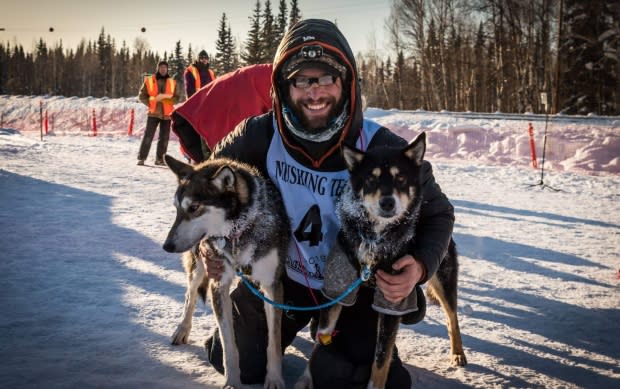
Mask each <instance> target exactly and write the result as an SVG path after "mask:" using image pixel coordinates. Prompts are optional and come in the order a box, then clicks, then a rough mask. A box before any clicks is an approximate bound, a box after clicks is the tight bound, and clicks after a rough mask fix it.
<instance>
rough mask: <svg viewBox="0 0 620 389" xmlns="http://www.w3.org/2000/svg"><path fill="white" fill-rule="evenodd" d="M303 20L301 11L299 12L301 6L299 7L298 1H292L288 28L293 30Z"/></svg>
mask: <svg viewBox="0 0 620 389" xmlns="http://www.w3.org/2000/svg"><path fill="white" fill-rule="evenodd" d="M301 19H302V17H301V11H300V10H299V6H298V5H297V0H291V13H290V14H289V17H288V28H291V27H292V26H293V25H294V24H295V23H297V22H298V21H300V20H301Z"/></svg>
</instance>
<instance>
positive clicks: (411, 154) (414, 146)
mask: <svg viewBox="0 0 620 389" xmlns="http://www.w3.org/2000/svg"><path fill="white" fill-rule="evenodd" d="M425 152H426V133H425V132H422V133H421V134H420V135H418V136H417V137H416V138H415V139H414V140H412V141H411V143H409V144H408V145H407V147H405V149H404V150H403V154H405V157H407V158H409V159H410V160H412V161H413V162H414V163H415V164H416V165H422V161H423V160H424V153H425Z"/></svg>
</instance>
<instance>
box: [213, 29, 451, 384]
mask: <svg viewBox="0 0 620 389" xmlns="http://www.w3.org/2000/svg"><path fill="white" fill-rule="evenodd" d="M271 80H272V93H273V107H272V108H273V110H272V111H271V112H268V113H266V114H263V115H260V116H256V117H252V118H249V119H246V120H244V121H242V122H241V123H240V124H239V125H238V126H237V127H236V128H235V130H234V131H233V132H232V133H231V134H229V135H228V136H227V137H226V138H224V139H223V140H222V141H221V142H219V143H218V145H217V146H216V148H215V150H214V153H213V157H215V158H217V157H228V158H232V159H236V160H240V161H243V162H246V163H248V164H251V165H254V166H256V167H257V168H258V169H259V170H260V171H261V172H262V173H263V174H264V175H265V176H266V177H269V178H270V179H271V180H272V181H273V182H274V183H275V185H276V186H277V187H278V189H279V190H280V192H281V193H282V197H283V199H284V203H285V207H286V210H287V214H288V216H289V218H290V220H291V229H292V235H293V239H292V242H291V245H290V251H289V255H288V260H287V263H286V276H285V277H284V298H285V300H284V302H285V303H286V304H288V305H294V306H306V307H307V306H312V305H317V304H321V303H323V302H325V298H324V297H323V296H322V295H321V292H320V289H321V287H322V285H323V269H324V264H325V259H326V258H327V255H328V253H329V251H330V248H331V247H332V245H333V244H334V242H335V239H336V235H337V232H338V230H339V221H338V220H337V217H336V214H335V212H334V206H335V204H334V203H335V200H336V196H337V194H338V191H337V190H332V189H333V188H335V186H333V185H331V184H330V185H321V183H332V184H334V185H336V183H338V182H340V183H342V182H344V181H345V180H347V179H348V171H347V169H346V166H345V162H344V159H343V156H342V154H341V152H340V148H341V146H342V145H343V144H347V145H349V146H354V147H357V148H358V149H361V150H369V149H372V148H374V147H378V146H385V145H389V146H397V147H404V146H405V145H406V144H407V142H406V141H405V140H404V139H402V138H400V137H399V136H397V135H395V134H394V133H392V132H391V131H389V130H388V129H387V128H385V127H382V126H381V125H379V124H377V123H374V122H372V121H370V120H366V119H364V118H363V115H362V107H361V104H362V103H361V102H362V100H361V92H360V77H359V74H358V70H357V66H356V63H355V58H354V56H353V53H352V52H351V48H350V47H349V44H348V43H347V41H346V39H345V37H344V36H343V35H342V33H341V32H340V31H339V30H338V28H337V27H336V25H334V24H333V23H331V22H329V21H326V20H319V19H308V20H303V21H301V22H299V23H297V24H296V25H294V26H293V27H292V28H291V29H289V30H288V31H287V33H286V34H285V36H284V37H283V39H282V41H281V43H280V45H279V47H278V50H277V53H276V56H275V59H274V63H273V72H272V77H271ZM423 169H424V173H423V174H424V200H425V201H424V205H423V206H422V209H421V213H420V217H419V223H418V227H417V231H416V234H415V236H416V242H415V245H413V244H412V245H411V247H412V249H411V252H410V253H409V254H408V255H406V256H404V257H403V258H400V259H398V260H397V261H396V263H395V268H398V269H400V270H401V273H400V274H397V275H389V274H387V273H384V272H382V271H378V272H377V274H376V280H377V287H378V288H380V290H381V291H382V292H383V295H384V296H385V298H386V299H387V300H389V301H393V302H399V301H401V300H402V299H403V298H406V297H407V296H409V295H410V294H411V293H417V294H418V296H419V298H418V308H419V309H418V311H416V312H413V313H412V314H407V315H405V316H403V323H406V324H413V323H415V322H418V321H420V320H421V319H422V318H423V316H424V312H425V306H426V305H425V300H424V296H423V294H422V293H421V289H420V285H421V284H423V283H425V282H426V281H428V280H429V279H430V278H431V277H432V276H433V275H434V274H435V273H436V271H437V269H438V267H439V264H440V261H441V259H442V258H443V256H444V254H445V253H446V251H447V248H448V243H449V241H450V237H451V235H452V229H453V225H454V209H453V207H452V205H451V204H450V202H449V201H448V199H447V198H446V196H445V195H444V194H443V193H442V192H441V189H440V187H439V186H438V185H437V183H436V182H435V178H434V176H433V172H432V168H431V165H430V164H429V163H428V162H427V161H425V162H424V166H423ZM309 182H314V183H317V185H311V184H309ZM205 262H206V263H205V264H206V267H207V273H208V276H209V277H211V278H214V279H218V278H219V277H220V275H221V271H222V262H221V260H220V259H218V258H207V259H206V260H205ZM232 299H233V304H234V307H235V309H234V313H233V324H234V331H235V336H236V342H237V346H238V348H239V355H240V367H241V380H242V382H244V383H245V384H254V383H259V382H262V380H263V378H264V376H265V369H266V351H265V350H266V346H267V345H266V340H267V333H266V331H267V328H266V323H265V317H264V315H265V314H264V310H263V302H262V301H261V300H259V299H258V298H257V297H256V296H254V295H253V294H252V292H251V291H250V290H249V289H248V288H247V287H246V286H245V285H244V284H243V283H240V284H239V286H238V287H237V288H236V289H235V290H234V291H233V292H232ZM372 299H373V290H372V289H371V288H369V287H361V288H360V291H359V294H358V297H357V300H356V302H355V304H354V305H353V306H351V307H343V309H342V312H341V314H340V318H339V320H338V323H337V326H336V335H335V336H334V337H333V341H332V343H331V344H330V345H329V346H324V347H323V346H322V347H319V348H317V349H316V351H315V354H314V355H313V358H312V364H311V366H310V373H311V375H312V379H313V384H314V388H365V387H366V385H367V383H368V379H369V377H370V373H371V365H372V360H373V355H374V349H375V339H376V331H377V312H375V311H374V310H373V309H372V307H371V304H372ZM318 315H319V312H318V311H296V310H290V311H286V312H285V314H284V315H283V316H282V347H283V350H282V351H283V352H284V349H285V348H286V347H288V346H289V345H290V344H291V343H292V342H293V340H294V339H295V337H296V335H297V333H298V331H300V330H302V329H303V328H304V327H305V326H306V325H308V323H310V321H311V319H316V318H317V317H318ZM315 330H316V329H315V328H313V327H312V325H311V332H314V331H315ZM313 337H314V334H313ZM205 348H206V351H207V354H208V359H209V361H210V362H211V364H212V366H214V368H215V369H216V370H218V371H219V372H223V369H224V367H223V363H222V346H221V341H220V338H219V336H218V334H217V333H215V334H214V335H213V336H212V337H211V338H209V339H208V340H207V341H206V343H205ZM410 386H411V378H410V376H409V374H408V371H407V370H406V368H405V367H404V366H403V364H402V362H401V360H400V359H399V357H398V352H397V351H395V355H394V358H393V360H392V364H391V365H390V370H389V375H388V381H387V387H389V388H409V387H410Z"/></svg>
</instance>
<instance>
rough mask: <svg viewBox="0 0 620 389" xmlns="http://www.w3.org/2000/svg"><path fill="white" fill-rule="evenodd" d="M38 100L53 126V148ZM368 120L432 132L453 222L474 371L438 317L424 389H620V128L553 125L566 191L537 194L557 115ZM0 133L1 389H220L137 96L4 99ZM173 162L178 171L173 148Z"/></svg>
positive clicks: (555, 178) (432, 314) (551, 152)
mask: <svg viewBox="0 0 620 389" xmlns="http://www.w3.org/2000/svg"><path fill="white" fill-rule="evenodd" d="M39 101H43V103H44V104H43V112H44V111H45V110H46V109H47V110H49V112H48V118H50V119H51V117H52V116H53V118H54V122H53V131H52V132H51V133H50V135H46V136H44V137H43V141H41V140H40V135H39V130H40V124H39ZM131 108H134V109H135V128H134V131H133V132H134V135H133V136H127V135H126V134H127V129H128V123H129V117H130V116H129V113H128V112H129V110H130V109H131ZM93 109H95V111H96V115H97V116H98V118H97V120H98V136H96V137H93V136H90V135H92V128H90V127H89V126H90V125H92V118H91V117H89V112H90V113H91V114H92V110H93ZM367 113H368V115H369V116H370V117H373V118H375V119H376V120H377V121H380V122H381V123H383V124H385V125H387V126H389V127H391V128H393V129H394V130H395V131H397V132H398V133H400V134H401V135H403V136H405V137H406V138H409V139H410V138H412V137H413V136H414V135H416V134H417V133H418V132H419V131H420V130H421V129H423V130H426V131H428V134H429V146H428V154H427V159H429V160H431V162H433V164H434V168H435V174H436V177H437V180H438V182H439V183H440V185H441V186H442V188H443V190H444V191H445V192H446V194H447V195H448V196H449V197H450V199H451V200H452V202H453V204H454V205H455V208H456V218H457V222H456V226H455V241H456V242H457V245H458V247H459V251H460V261H461V272H460V289H459V317H460V322H461V331H462V334H463V343H464V347H465V352H466V355H467V359H468V362H469V364H468V365H467V366H466V367H465V368H452V367H450V364H449V341H448V336H447V332H446V328H445V325H444V316H443V313H442V312H441V311H440V309H439V308H438V307H434V306H433V307H430V308H429V311H428V314H427V317H426V319H425V320H424V321H423V322H422V323H420V324H418V325H415V326H402V327H401V330H400V332H399V337H398V343H397V344H398V347H399V350H400V353H401V358H402V359H403V361H404V362H405V363H406V366H407V368H408V369H409V371H410V373H411V375H412V377H413V383H414V386H415V387H428V388H459V387H461V388H465V387H476V388H503V387H520V388H575V387H579V388H617V387H618V386H619V385H620V362H619V360H620V337H619V336H618V335H619V334H620V332H619V329H620V324H619V323H620V278H619V276H620V274H619V273H618V271H619V269H620V255H619V254H618V252H619V251H620V201H619V200H620V190H619V188H620V174H619V173H620V169H619V157H620V131H619V130H620V118H619V117H611V118H610V117H606V118H602V117H588V118H576V117H567V116H560V117H556V116H552V117H550V121H549V123H548V132H547V135H548V137H547V138H548V139H547V147H548V148H547V152H546V157H547V159H546V161H545V174H544V183H545V184H546V185H549V186H551V187H553V188H556V189H559V190H560V191H558V192H556V191H553V190H551V189H549V188H546V187H542V186H539V185H534V186H530V184H536V183H538V182H539V180H540V178H541V171H540V166H541V162H542V160H541V158H542V149H541V146H542V142H543V139H542V138H543V136H542V135H543V131H544V126H545V117H544V116H540V115H502V114H498V113H496V114H487V115H481V114H461V113H448V112H442V113H432V112H417V111H416V112H401V111H383V110H377V109H369V110H368V112H367ZM80 115H81V116H80ZM0 118H1V122H2V123H1V124H2V125H1V126H0V127H1V128H2V129H0V253H1V254H0V258H1V259H0V310H1V312H2V316H1V317H0V360H1V361H2V364H1V365H0V386H1V387H6V388H40V387H50V388H52V387H53V388H69V387H71V388H78V387H79V388H83V387H101V388H119V387H123V388H142V387H153V388H199V387H205V386H206V387H214V386H217V385H220V384H222V383H223V380H222V378H221V377H220V376H219V375H218V374H217V373H216V372H215V371H214V370H213V369H212V368H211V367H210V366H209V364H208V362H207V361H206V358H205V353H204V351H203V348H202V344H203V342H204V340H205V339H206V337H207V336H208V335H209V334H210V333H211V332H212V331H213V330H214V329H215V327H216V325H215V321H214V319H213V315H212V314H211V310H210V308H209V307H208V306H204V305H200V306H199V308H198V309H197V312H196V314H195V316H194V328H193V332H192V335H191V337H190V344H188V345H184V346H172V345H170V343H169V337H170V335H171V334H172V333H173V331H174V329H175V328H176V325H177V323H178V320H179V318H180V315H181V310H182V307H183V293H184V282H185V280H184V275H183V272H182V269H181V264H180V261H179V256H178V255H175V254H169V253H166V252H165V251H163V250H162V249H161V245H162V243H163V240H164V238H165V236H166V234H167V231H168V228H169V226H170V225H171V223H172V221H173V218H174V215H175V210H174V207H173V205H172V196H173V194H174V190H175V186H176V181H175V177H174V175H173V174H172V173H171V172H169V171H168V169H167V168H166V167H156V166H152V159H153V158H154V155H153V153H154V147H155V145H153V148H152V149H151V155H150V158H149V160H148V161H147V162H148V164H149V165H151V166H146V167H138V166H136V165H135V162H136V154H137V150H138V146H139V141H140V137H139V136H140V134H141V131H142V130H143V128H144V122H145V112H144V109H143V108H142V107H141V106H140V105H139V104H138V103H136V102H135V100H131V99H130V100H105V99H62V98H40V97H15V96H13V97H9V96H0ZM530 122H531V123H532V125H533V127H534V129H535V131H536V147H537V154H538V157H539V158H538V161H537V162H538V166H539V168H538V169H533V168H532V167H531V162H530V149H529V138H528V134H527V125H528V123H530ZM50 124H51V123H50ZM50 127H51V126H50ZM52 134H53V135H52ZM169 152H170V153H171V154H173V155H175V156H177V157H179V151H178V143H177V142H175V141H172V142H171V143H170V147H169ZM311 347H312V345H311V341H310V339H309V336H308V332H307V331H305V332H304V333H302V336H300V337H299V339H298V340H296V342H295V343H294V346H293V347H291V348H289V349H288V350H287V353H286V356H285V359H284V373H285V376H286V380H287V386H288V387H292V384H293V383H294V381H295V379H296V377H297V376H298V375H299V374H300V373H301V371H302V369H303V366H304V364H305V359H306V358H307V356H308V355H309V352H310V350H311Z"/></svg>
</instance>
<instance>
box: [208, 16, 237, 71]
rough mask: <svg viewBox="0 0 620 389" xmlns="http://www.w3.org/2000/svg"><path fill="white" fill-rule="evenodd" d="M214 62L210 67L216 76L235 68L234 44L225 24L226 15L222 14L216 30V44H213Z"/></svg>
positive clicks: (228, 28)
mask: <svg viewBox="0 0 620 389" xmlns="http://www.w3.org/2000/svg"><path fill="white" fill-rule="evenodd" d="M215 50H216V52H215V61H213V63H212V65H213V68H214V69H215V72H216V73H217V74H224V73H228V72H230V71H232V70H233V69H234V68H235V63H234V62H235V61H234V58H233V57H234V42H233V39H232V34H231V31H230V25H229V24H228V23H227V19H226V13H223V14H222V18H221V19H220V26H219V28H218V30H217V42H216V43H215Z"/></svg>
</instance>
